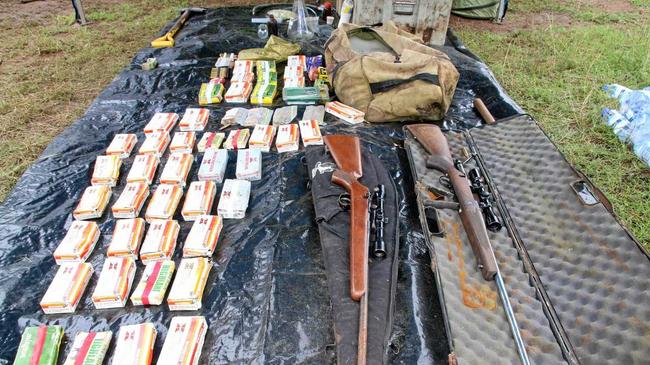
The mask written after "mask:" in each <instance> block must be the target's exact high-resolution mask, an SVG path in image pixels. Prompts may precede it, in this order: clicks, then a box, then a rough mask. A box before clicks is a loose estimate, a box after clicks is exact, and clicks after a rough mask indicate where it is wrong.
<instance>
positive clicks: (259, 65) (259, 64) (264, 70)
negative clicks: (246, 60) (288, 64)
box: [255, 60, 278, 77]
mask: <svg viewBox="0 0 650 365" xmlns="http://www.w3.org/2000/svg"><path fill="white" fill-rule="evenodd" d="M255 71H256V72H257V76H258V77H259V76H260V75H268V74H270V73H272V72H277V71H278V70H277V68H276V64H275V61H268V60H260V61H256V62H255Z"/></svg>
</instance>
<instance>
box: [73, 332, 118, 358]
mask: <svg viewBox="0 0 650 365" xmlns="http://www.w3.org/2000/svg"><path fill="white" fill-rule="evenodd" d="M112 337H113V332H111V331H106V332H79V334H77V336H75V338H74V342H73V343H72V349H71V350H70V353H69V354H68V357H67V358H66V359H65V362H64V363H63V365H102V364H103V363H104V357H105V356H106V352H107V351H108V346H109V345H110V344H111V338H112Z"/></svg>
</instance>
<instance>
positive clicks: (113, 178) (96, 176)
mask: <svg viewBox="0 0 650 365" xmlns="http://www.w3.org/2000/svg"><path fill="white" fill-rule="evenodd" d="M120 166H122V160H121V159H120V156H118V155H110V156H97V159H96V160H95V169H94V170H93V176H92V178H91V179H90V183H91V184H93V185H108V186H115V185H116V184H117V180H118V179H119V177H120Z"/></svg>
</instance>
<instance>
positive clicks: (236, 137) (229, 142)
mask: <svg viewBox="0 0 650 365" xmlns="http://www.w3.org/2000/svg"><path fill="white" fill-rule="evenodd" d="M249 136H250V132H249V131H248V129H233V130H231V131H230V133H228V138H226V142H224V143H223V147H224V148H225V149H227V150H238V149H241V148H246V145H247V144H248V137H249Z"/></svg>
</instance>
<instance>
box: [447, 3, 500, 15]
mask: <svg viewBox="0 0 650 365" xmlns="http://www.w3.org/2000/svg"><path fill="white" fill-rule="evenodd" d="M502 1H503V2H504V3H505V4H507V1H504V0H454V2H453V5H452V8H451V12H452V13H453V14H455V15H458V16H462V17H465V18H472V19H500V18H502V17H503V15H501V16H499V4H500V3H501V2H502ZM505 4H504V13H505Z"/></svg>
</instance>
